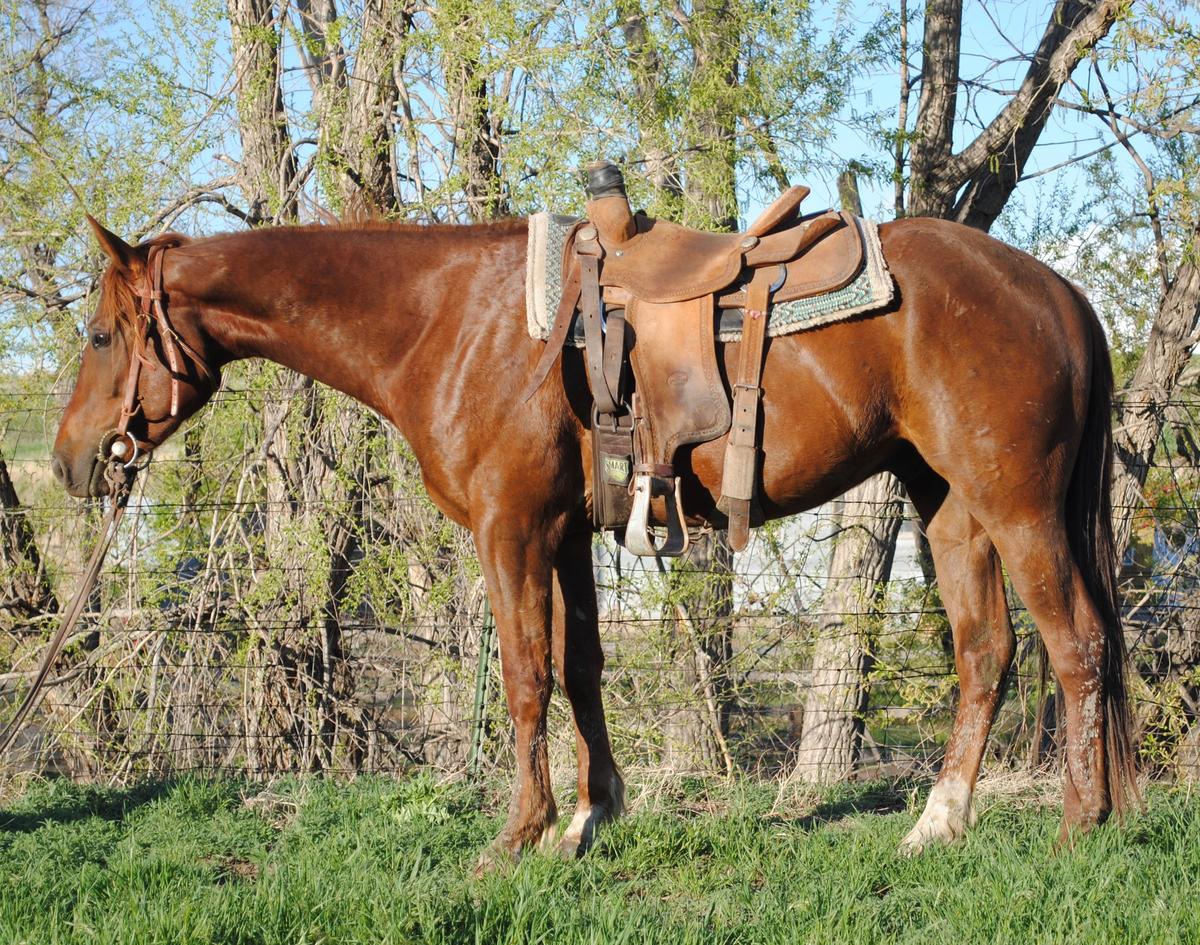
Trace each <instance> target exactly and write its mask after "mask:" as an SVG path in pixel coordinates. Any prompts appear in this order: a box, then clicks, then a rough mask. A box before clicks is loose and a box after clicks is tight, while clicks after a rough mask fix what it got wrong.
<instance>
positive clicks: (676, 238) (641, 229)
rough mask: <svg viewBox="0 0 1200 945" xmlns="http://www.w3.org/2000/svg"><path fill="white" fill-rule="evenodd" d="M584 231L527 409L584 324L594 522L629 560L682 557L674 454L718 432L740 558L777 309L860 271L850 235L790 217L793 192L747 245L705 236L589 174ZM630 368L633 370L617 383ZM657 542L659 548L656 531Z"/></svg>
mask: <svg viewBox="0 0 1200 945" xmlns="http://www.w3.org/2000/svg"><path fill="white" fill-rule="evenodd" d="M588 173H589V180H588V187H587V192H588V196H589V197H590V200H589V201H588V205H587V219H586V220H583V221H580V222H579V223H578V224H577V225H576V227H575V229H574V230H573V232H572V234H571V236H570V237H569V238H568V240H567V245H566V249H565V257H564V267H563V269H564V272H565V273H566V284H565V285H564V290H563V297H562V301H561V304H560V305H559V307H558V311H557V313H556V315H555V319H554V325H553V328H552V329H551V332H550V336H549V338H548V340H547V344H546V349H545V351H544V352H543V354H542V357H541V360H540V361H539V362H538V365H537V367H536V369H535V370H534V374H533V376H532V377H531V379H530V382H529V384H528V386H527V387H526V391H525V394H524V396H525V398H526V399H528V398H529V397H530V396H532V394H533V393H534V391H536V390H537V389H538V387H540V386H541V384H542V382H543V381H544V380H545V379H546V376H547V375H548V374H549V372H550V370H551V368H553V366H554V364H555V362H556V361H557V359H558V355H559V352H560V351H561V349H562V347H563V345H564V343H565V342H566V339H567V336H568V334H569V333H570V332H571V331H572V329H573V327H574V326H575V322H576V313H577V312H578V316H579V320H581V321H582V323H583V338H584V363H585V365H586V369H587V378H588V384H589V386H590V388H591V391H592V400H593V405H592V415H591V429H592V517H593V521H594V522H595V524H596V525H597V526H598V527H600V528H612V529H617V530H618V531H619V530H621V529H622V528H623V529H624V540H623V543H624V545H625V547H626V548H628V549H629V550H630V551H631V552H633V553H634V554H636V555H653V556H664V557H666V556H672V555H680V554H683V553H684V552H685V551H686V550H687V547H688V541H689V538H688V530H687V524H686V520H685V516H684V509H683V499H682V496H681V492H680V487H679V478H678V477H677V476H676V475H675V469H674V461H675V453H676V450H678V449H679V448H680V447H682V446H686V445H689V444H696V443H703V442H706V441H708V440H712V439H716V438H717V437H719V436H723V435H725V434H726V433H728V434H729V438H728V441H727V444H726V447H725V466H724V473H723V478H722V483H721V499H720V502H719V503H718V509H719V510H720V511H722V512H724V513H725V515H726V516H727V518H728V527H729V542H730V545H731V546H732V547H733V549H734V550H735V551H740V550H741V549H742V548H744V547H745V546H746V543H747V541H748V540H749V530H750V526H751V525H752V524H758V519H760V518H761V514H760V512H759V510H758V508H757V503H756V502H755V485H756V483H757V480H758V460H759V447H758V434H759V410H760V402H761V400H762V393H763V392H762V387H761V386H760V380H761V375H762V365H763V358H764V349H765V340H766V333H767V316H768V313H769V311H770V307H771V305H772V303H779V302H786V301H792V300H796V299H802V298H808V297H810V296H814V295H818V294H821V293H823V292H830V291H834V290H836V289H840V288H842V287H843V286H845V285H847V284H849V283H850V282H851V281H853V280H854V278H855V277H857V276H858V275H859V273H860V272H861V271H862V267H863V262H864V258H865V254H864V246H863V238H862V232H861V229H860V226H859V221H858V220H857V219H856V218H855V217H853V216H850V215H849V214H843V213H837V212H835V211H832V210H826V211H823V212H821V213H815V214H810V215H808V216H801V215H800V204H801V202H802V201H803V200H804V198H805V197H806V196H807V195H808V193H809V190H808V188H807V187H791V188H789V189H788V190H787V191H786V192H784V193H783V194H782V195H781V196H780V197H779V198H778V199H776V200H775V202H774V203H772V204H771V205H770V206H769V207H767V209H766V210H765V211H763V213H762V215H761V216H759V218H758V219H757V220H756V221H755V222H754V223H753V224H752V225H751V226H750V227H749V229H747V230H746V231H745V232H744V233H706V232H701V231H699V230H693V229H689V228H687V227H683V226H679V225H677V224H674V223H669V222H666V221H663V220H654V219H651V218H650V217H647V216H645V215H644V214H642V213H638V214H633V213H631V212H630V208H629V201H628V198H627V197H626V194H625V181H624V178H623V176H622V174H621V172H620V170H618V169H617V168H616V167H615V166H614V165H612V164H610V163H607V162H597V163H595V164H592V165H590V166H589V167H588ZM738 316H740V317H741V341H740V343H739V344H740V351H739V354H738V358H737V375H736V378H733V379H731V380H732V381H733V383H732V388H733V390H732V395H731V394H730V393H729V392H727V389H726V386H725V383H724V381H723V380H722V377H721V371H720V369H719V368H718V364H717V354H718V342H717V338H716V330H717V324H718V321H720V324H721V326H722V329H723V330H726V329H727V326H731V325H732V326H733V327H735V328H736V319H737V317H738ZM626 365H628V366H629V370H627V369H626ZM655 524H659V525H663V526H665V527H666V535H665V537H664V538H663V539H662V540H661V541H660V540H658V539H657V538H656V536H655V534H654V532H653V530H652V526H653V525H655Z"/></svg>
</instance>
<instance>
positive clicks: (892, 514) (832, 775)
mask: <svg viewBox="0 0 1200 945" xmlns="http://www.w3.org/2000/svg"><path fill="white" fill-rule="evenodd" d="M903 521H904V491H903V487H902V486H901V485H900V481H899V480H898V479H897V478H896V477H895V476H893V475H891V474H890V473H882V474H881V475H878V476H874V477H872V478H871V479H868V480H867V481H866V482H864V483H863V484H862V485H859V486H856V487H855V488H853V489H851V490H850V491H849V492H847V493H846V495H845V496H843V498H842V510H841V521H840V522H839V523H838V526H837V527H838V529H839V533H838V537H837V539H836V541H835V543H834V546H833V552H832V554H831V555H830V562H829V572H828V574H829V578H828V581H827V583H826V586H825V594H824V595H823V596H822V599H821V613H820V618H819V620H818V627H817V639H816V645H815V648H814V650H813V661H812V672H811V674H810V676H809V679H808V688H807V693H806V696H805V700H804V717H803V728H802V730H801V734H800V744H799V746H798V747H797V750H796V764H795V769H794V770H795V776H796V777H797V778H800V779H801V780H804V781H811V782H817V783H831V782H834V781H840V780H842V779H844V778H846V777H847V776H848V775H849V774H850V772H851V771H852V770H853V768H854V764H855V762H856V761H857V759H858V750H859V746H860V743H861V739H862V731H863V712H864V710H865V709H866V705H867V695H868V686H867V677H868V674H869V672H870V668H871V646H872V638H873V636H874V628H873V624H874V623H875V621H877V620H878V619H879V614H878V608H879V604H880V603H881V601H882V599H883V596H884V593H885V592H886V589H887V582H888V580H889V579H890V578H891V573H892V562H893V560H894V558H895V552H896V537H897V536H898V535H899V533H900V525H901V524H902V523H903Z"/></svg>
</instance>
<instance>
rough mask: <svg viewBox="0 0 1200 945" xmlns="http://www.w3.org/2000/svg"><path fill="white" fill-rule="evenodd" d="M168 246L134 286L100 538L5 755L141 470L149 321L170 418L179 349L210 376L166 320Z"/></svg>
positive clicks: (101, 458) (104, 445) (175, 406)
mask: <svg viewBox="0 0 1200 945" xmlns="http://www.w3.org/2000/svg"><path fill="white" fill-rule="evenodd" d="M166 249H167V247H166V246H162V245H158V246H154V247H152V248H151V249H150V255H149V258H148V259H147V263H146V284H145V286H144V288H141V289H138V290H136V294H137V296H138V297H139V299H140V300H141V306H140V310H139V312H138V315H139V321H140V322H141V323H142V333H141V334H140V335H138V336H137V339H136V341H135V342H134V344H133V345H132V347H131V354H130V358H129V373H128V375H127V376H126V379H125V397H124V402H123V403H122V405H121V416H120V419H119V420H118V421H117V426H116V428H115V429H114V430H111V431H109V432H108V433H106V434H105V435H104V436H103V437H102V438H101V440H100V448H99V455H98V456H97V462H98V463H103V464H104V474H103V475H104V481H105V483H107V485H108V490H109V491H108V498H109V505H108V511H107V512H106V513H105V515H104V526H103V528H104V530H103V534H102V535H101V537H100V540H99V541H98V542H96V546H95V548H93V549H92V554H91V557H90V558H89V559H88V563H87V567H86V568H85V569H84V573H83V581H82V583H81V584H80V585H79V589H78V590H77V591H76V592H75V596H74V597H73V598H71V603H70V605H69V606H68V607H67V610H66V612H65V613H64V614H63V619H62V623H60V624H59V626H58V629H57V630H56V631H55V632H54V636H53V637H51V638H50V641H49V642H48V643H47V644H46V649H45V651H44V652H43V654H42V659H41V662H40V663H39V665H38V671H37V675H36V676H35V677H34V679H33V682H32V683H31V684H30V686H29V689H28V690H26V692H25V697H24V699H22V700H21V705H20V707H19V708H18V709H17V712H16V714H15V715H14V716H13V717H12V718H11V719H9V721H8V724H6V725H5V726H4V728H3V730H2V731H0V755H4V754H5V753H6V752H7V751H8V749H9V748H10V747H11V746H12V743H13V742H14V741H15V740H16V737H17V735H18V734H19V733H20V730H21V727H22V726H23V725H24V723H25V720H26V719H27V718H28V716H29V713H30V712H32V711H33V709H34V708H35V707H36V705H37V704H38V702H39V701H40V699H41V696H42V693H43V690H44V689H45V687H46V683H47V681H48V680H49V678H50V671H51V670H52V669H53V668H54V664H55V662H57V660H58V658H59V656H61V655H62V651H63V648H64V647H65V646H66V642H67V639H68V638H69V637H70V634H71V631H72V630H73V629H74V628H75V625H76V624H77V623H78V622H79V618H80V616H81V615H82V614H83V609H84V607H85V606H86V604H87V601H88V598H89V597H90V596H91V594H92V591H93V589H94V588H95V586H96V581H97V580H98V579H99V577H100V571H101V569H102V568H103V567H104V559H105V556H106V555H107V554H108V549H109V548H111V547H112V543H113V539H115V538H116V535H117V528H118V526H119V525H120V523H121V519H122V518H123V517H124V515H125V506H126V505H127V504H128V502H129V495H130V491H131V489H132V486H133V480H134V478H135V477H136V476H137V473H138V470H139V468H141V467H139V466H137V465H135V464H136V463H137V459H138V455H139V453H140V452H141V447H140V445H139V443H138V440H137V438H136V437H135V436H134V435H133V434H132V433H130V432H129V422H130V421H131V420H132V419H133V418H134V417H135V416H136V415H137V414H138V413H139V412H141V413H143V414H144V413H145V411H144V409H143V405H142V403H141V401H140V400H139V399H138V381H139V380H140V378H141V373H142V365H150V364H151V361H150V359H149V358H148V357H147V356H146V353H145V352H146V350H147V348H148V347H149V345H150V329H151V325H154V326H156V327H157V329H158V336H159V339H160V341H161V343H162V346H163V351H164V352H165V353H166V356H167V366H168V368H169V369H170V373H171V416H172V417H175V416H178V414H179V380H180V378H181V377H182V376H183V375H182V373H181V372H180V368H179V352H180V349H182V350H183V351H185V352H186V353H187V355H188V357H189V358H190V359H191V360H192V362H193V364H195V366H196V368H197V369H198V370H199V371H200V372H202V373H203V374H204V375H205V376H206V377H208V378H209V379H212V378H213V377H214V374H213V372H212V369H211V368H209V366H208V364H206V363H205V361H204V359H203V358H202V357H201V356H200V355H199V353H198V352H197V351H196V350H195V349H194V348H192V346H191V345H189V344H188V343H187V342H186V341H184V340H183V339H182V338H180V337H179V336H178V335H177V334H176V333H175V330H174V329H173V328H172V327H171V323H170V321H169V320H168V319H167V311H166V308H165V306H164V305H163V297H164V293H163V254H164V253H165V252H166ZM151 446H153V444H151ZM131 451H132V455H131V456H129V457H128V459H126V454H128V453H130V452H131Z"/></svg>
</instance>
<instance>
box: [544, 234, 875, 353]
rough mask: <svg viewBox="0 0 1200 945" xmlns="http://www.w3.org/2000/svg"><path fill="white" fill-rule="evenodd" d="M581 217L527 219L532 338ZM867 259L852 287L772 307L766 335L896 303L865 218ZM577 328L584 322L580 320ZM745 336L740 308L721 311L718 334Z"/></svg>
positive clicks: (572, 339) (577, 340)
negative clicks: (569, 241) (574, 227)
mask: <svg viewBox="0 0 1200 945" xmlns="http://www.w3.org/2000/svg"><path fill="white" fill-rule="evenodd" d="M578 222H579V218H578V217H568V216H562V215H561V214H556V213H535V214H533V215H532V216H531V217H529V245H528V252H527V255H526V262H525V318H526V327H527V328H528V330H529V336H530V337H531V338H536V339H538V340H540V341H545V340H546V339H547V338H548V337H549V336H550V329H551V327H552V323H553V321H554V313H555V312H557V311H558V304H559V301H560V300H561V298H562V290H563V281H564V273H563V250H564V248H565V246H566V241H567V237H568V235H569V234H570V232H571V228H572V227H573V226H575V224H577V223H578ZM862 229H863V236H864V242H865V244H866V261H865V263H864V265H863V271H862V272H861V273H860V274H859V275H858V277H857V278H856V279H855V280H854V281H853V282H851V283H850V284H849V285H847V286H844V287H843V288H841V289H838V290H836V291H834V292H828V293H826V294H824V295H816V296H813V297H811V298H806V299H796V300H795V301H792V302H780V303H779V304H777V305H773V306H772V307H771V317H770V321H769V322H768V323H767V334H768V335H788V334H791V333H792V332H797V331H804V330H805V329H808V328H818V327H820V326H822V325H828V324H830V323H832V322H836V321H841V320H843V319H846V318H850V317H852V316H854V315H858V314H861V313H863V312H869V311H873V310H874V309H877V308H882V307H883V306H885V305H887V304H888V303H889V302H891V301H892V297H893V296H894V295H895V285H894V284H893V282H892V274H891V273H890V272H889V271H888V267H887V262H886V260H885V259H884V258H883V249H882V247H881V246H880V244H879V228H878V226H877V225H876V223H875V222H874V221H873V220H863V221H862ZM575 327H576V329H578V328H579V327H580V326H579V324H578V320H577V324H576V326H575ZM741 336H742V320H741V312H740V311H732V310H726V311H723V312H722V313H721V320H720V324H719V326H718V335H717V337H718V338H719V339H720V340H721V341H739V340H740V339H741ZM567 344H570V345H573V346H574V347H576V348H582V347H583V333H582V332H581V331H578V330H577V331H574V332H572V333H571V334H570V335H568V336H567Z"/></svg>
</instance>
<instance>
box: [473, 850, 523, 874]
mask: <svg viewBox="0 0 1200 945" xmlns="http://www.w3.org/2000/svg"><path fill="white" fill-rule="evenodd" d="M519 862H521V851H520V849H519V848H518V849H515V850H514V849H512V848H511V847H510V846H509V845H508V844H505V843H501V842H499V841H496V842H495V843H493V844H492V845H491V846H489V847H488V848H487V849H486V850H484V851H483V852H482V853H481V854H479V860H478V861H477V862H476V863H475V869H474V870H472V871H471V875H472V876H474V877H475V878H476V879H480V878H482V877H484V876H487V875H489V874H492V873H500V874H504V873H508V872H511V871H512V870H513V869H514V868H515V867H516V865H517V864H518V863H519Z"/></svg>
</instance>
